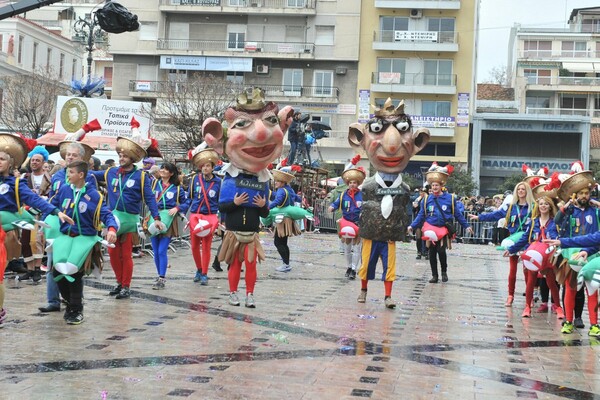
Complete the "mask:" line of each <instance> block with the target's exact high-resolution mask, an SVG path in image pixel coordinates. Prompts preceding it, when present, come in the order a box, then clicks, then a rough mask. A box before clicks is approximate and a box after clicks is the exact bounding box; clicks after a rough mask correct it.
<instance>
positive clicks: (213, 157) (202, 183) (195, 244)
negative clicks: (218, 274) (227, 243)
mask: <svg viewBox="0 0 600 400" xmlns="http://www.w3.org/2000/svg"><path fill="white" fill-rule="evenodd" d="M188 158H190V161H191V163H192V165H194V167H196V168H197V169H199V170H200V172H198V173H196V174H194V175H192V178H191V179H190V182H189V191H188V198H189V200H190V202H191V204H190V207H189V209H190V222H189V224H190V241H191V245H192V256H193V258H194V263H195V265H196V276H195V277H194V281H199V282H200V283H201V284H202V285H206V284H208V278H207V276H208V265H209V264H210V260H211V258H212V256H211V245H212V241H213V234H214V232H215V230H216V229H217V227H218V225H219V214H218V212H219V194H220V193H221V178H219V177H218V176H215V175H214V174H213V173H212V171H211V173H210V175H208V176H204V174H203V173H202V170H201V169H202V167H203V166H204V165H206V164H211V165H212V167H213V168H214V167H215V165H217V163H218V162H219V154H218V153H217V152H216V151H215V150H213V149H211V148H208V147H206V142H204V143H202V144H201V145H199V146H197V147H196V148H195V149H194V150H191V151H190V153H189V157H188Z"/></svg>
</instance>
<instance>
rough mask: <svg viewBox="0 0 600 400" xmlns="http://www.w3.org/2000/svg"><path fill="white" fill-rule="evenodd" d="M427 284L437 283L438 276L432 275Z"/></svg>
mask: <svg viewBox="0 0 600 400" xmlns="http://www.w3.org/2000/svg"><path fill="white" fill-rule="evenodd" d="M429 283H438V276H437V275H434V276H433V277H432V278H431V279H430V280H429Z"/></svg>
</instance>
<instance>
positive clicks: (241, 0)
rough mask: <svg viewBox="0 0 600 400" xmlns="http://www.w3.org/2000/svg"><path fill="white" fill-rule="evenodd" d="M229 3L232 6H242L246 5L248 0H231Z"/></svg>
mask: <svg viewBox="0 0 600 400" xmlns="http://www.w3.org/2000/svg"><path fill="white" fill-rule="evenodd" d="M229 5H230V6H232V7H240V6H244V5H246V0H229Z"/></svg>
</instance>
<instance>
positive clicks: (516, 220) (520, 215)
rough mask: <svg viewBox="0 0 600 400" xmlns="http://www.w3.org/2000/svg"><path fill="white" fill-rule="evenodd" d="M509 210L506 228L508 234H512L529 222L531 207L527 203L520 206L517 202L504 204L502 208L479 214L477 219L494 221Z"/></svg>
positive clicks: (503, 216)
mask: <svg viewBox="0 0 600 400" xmlns="http://www.w3.org/2000/svg"><path fill="white" fill-rule="evenodd" d="M509 210H510V215H509V217H508V223H507V224H506V228H507V229H508V231H509V232H510V234H511V235H512V234H513V233H515V232H517V231H524V230H525V228H526V227H527V225H529V224H530V223H531V212H532V211H533V207H530V205H529V204H525V205H522V206H520V205H518V204H504V205H503V206H502V208H500V209H498V210H496V211H494V212H491V213H484V214H479V220H480V221H482V222H485V221H491V222H496V221H498V220H500V219H502V218H506V215H507V214H508V213H509Z"/></svg>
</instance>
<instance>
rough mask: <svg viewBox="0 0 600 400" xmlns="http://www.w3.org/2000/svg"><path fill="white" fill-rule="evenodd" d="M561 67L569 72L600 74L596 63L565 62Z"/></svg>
mask: <svg viewBox="0 0 600 400" xmlns="http://www.w3.org/2000/svg"><path fill="white" fill-rule="evenodd" d="M562 66H563V68H564V69H567V70H569V71H570V72H600V63H598V62H570V63H567V62H565V63H563V65H562Z"/></svg>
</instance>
